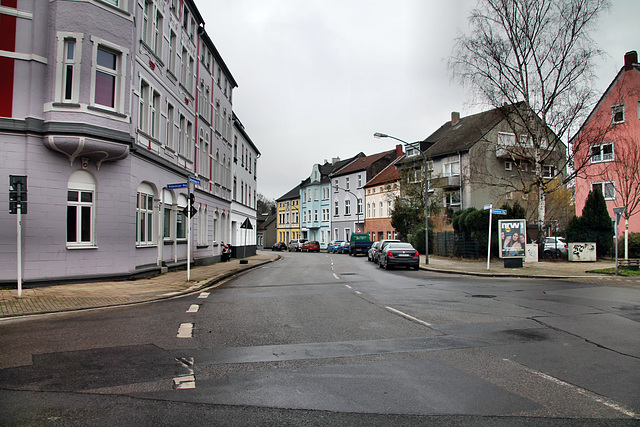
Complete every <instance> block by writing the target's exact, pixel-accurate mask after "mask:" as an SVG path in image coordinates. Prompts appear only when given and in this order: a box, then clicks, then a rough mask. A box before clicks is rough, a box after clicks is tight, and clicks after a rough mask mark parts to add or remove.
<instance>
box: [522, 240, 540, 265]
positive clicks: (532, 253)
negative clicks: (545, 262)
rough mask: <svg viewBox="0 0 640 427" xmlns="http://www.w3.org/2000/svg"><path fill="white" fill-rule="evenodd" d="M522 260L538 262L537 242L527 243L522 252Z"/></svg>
mask: <svg viewBox="0 0 640 427" xmlns="http://www.w3.org/2000/svg"><path fill="white" fill-rule="evenodd" d="M524 262H525V263H533V262H538V244H537V243H527V246H526V249H525V252H524Z"/></svg>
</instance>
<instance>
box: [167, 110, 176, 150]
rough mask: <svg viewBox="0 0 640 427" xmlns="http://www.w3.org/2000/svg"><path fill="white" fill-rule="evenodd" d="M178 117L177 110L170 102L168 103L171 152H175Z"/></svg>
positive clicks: (168, 133) (168, 139) (168, 141)
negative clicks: (176, 121)
mask: <svg viewBox="0 0 640 427" xmlns="http://www.w3.org/2000/svg"><path fill="white" fill-rule="evenodd" d="M175 116H176V109H175V107H174V106H173V104H171V103H170V102H167V137H166V138H167V147H169V148H170V149H171V150H175V147H174V127H175V124H174V120H175Z"/></svg>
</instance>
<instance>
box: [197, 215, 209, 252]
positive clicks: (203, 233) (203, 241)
mask: <svg viewBox="0 0 640 427" xmlns="http://www.w3.org/2000/svg"><path fill="white" fill-rule="evenodd" d="M208 227H209V216H208V213H207V207H206V206H200V208H199V209H198V246H208V245H209V243H208V242H207V240H208V239H207V237H208V236H207V231H208Z"/></svg>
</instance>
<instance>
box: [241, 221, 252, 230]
mask: <svg viewBox="0 0 640 427" xmlns="http://www.w3.org/2000/svg"><path fill="white" fill-rule="evenodd" d="M240 228H245V229H247V230H253V226H252V225H251V221H249V218H247V219H245V220H244V222H243V223H242V225H241V226H240Z"/></svg>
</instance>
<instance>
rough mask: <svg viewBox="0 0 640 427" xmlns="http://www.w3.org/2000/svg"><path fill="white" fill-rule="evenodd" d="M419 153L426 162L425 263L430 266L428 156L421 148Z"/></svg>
mask: <svg viewBox="0 0 640 427" xmlns="http://www.w3.org/2000/svg"><path fill="white" fill-rule="evenodd" d="M418 152H419V153H420V154H421V155H422V159H423V160H424V263H425V264H429V180H428V179H427V156H425V155H424V153H423V152H422V150H421V149H420V147H418Z"/></svg>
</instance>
